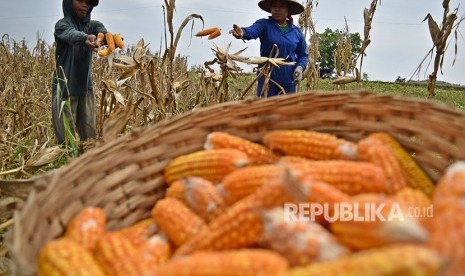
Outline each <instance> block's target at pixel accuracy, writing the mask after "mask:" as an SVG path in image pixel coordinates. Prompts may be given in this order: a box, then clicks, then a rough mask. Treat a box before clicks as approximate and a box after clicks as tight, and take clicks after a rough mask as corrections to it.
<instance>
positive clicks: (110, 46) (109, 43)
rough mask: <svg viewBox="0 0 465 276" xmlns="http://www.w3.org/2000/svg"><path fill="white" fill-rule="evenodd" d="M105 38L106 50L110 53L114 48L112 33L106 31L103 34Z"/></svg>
mask: <svg viewBox="0 0 465 276" xmlns="http://www.w3.org/2000/svg"><path fill="white" fill-rule="evenodd" d="M105 40H106V41H107V46H108V51H109V52H110V53H113V51H114V50H115V40H114V39H113V34H112V33H110V32H107V33H106V34H105Z"/></svg>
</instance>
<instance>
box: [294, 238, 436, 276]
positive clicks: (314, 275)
mask: <svg viewBox="0 0 465 276" xmlns="http://www.w3.org/2000/svg"><path fill="white" fill-rule="evenodd" d="M444 265H445V262H444V259H443V258H441V257H440V256H439V255H438V254H437V253H436V252H435V251H433V250H430V249H428V248H427V247H425V246H421V245H411V244H405V245H403V244H402V245H392V246H388V247H382V248H376V249H370V250H364V251H360V252H357V253H353V254H350V255H348V256H345V257H341V258H339V259H337V260H333V261H326V262H318V263H315V264H311V265H309V266H304V267H297V268H294V269H291V270H290V271H289V272H288V273H287V275H289V276H300V275H302V276H304V275H305V276H320V275H353V276H355V275H412V276H413V275H441V274H440V272H441V270H442V269H443V267H444Z"/></svg>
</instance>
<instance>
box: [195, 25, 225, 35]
mask: <svg viewBox="0 0 465 276" xmlns="http://www.w3.org/2000/svg"><path fill="white" fill-rule="evenodd" d="M219 30H220V29H219V28H218V27H213V28H208V29H204V30H202V31H200V32H198V33H196V34H195V36H207V35H211V34H212V33H214V32H216V31H219Z"/></svg>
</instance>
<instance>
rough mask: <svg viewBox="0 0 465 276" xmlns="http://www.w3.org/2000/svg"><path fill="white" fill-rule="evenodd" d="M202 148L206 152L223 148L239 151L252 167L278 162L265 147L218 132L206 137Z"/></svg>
mask: <svg viewBox="0 0 465 276" xmlns="http://www.w3.org/2000/svg"><path fill="white" fill-rule="evenodd" d="M204 148H205V149H206V150H211V149H223V148H232V149H237V150H240V151H242V152H245V153H246V154H247V156H248V157H249V159H250V162H251V164H253V165H264V164H272V163H275V162H276V161H277V160H278V156H276V155H275V154H274V153H273V152H271V151H270V150H269V149H267V148H266V147H265V146H263V145H260V144H257V143H254V142H252V141H249V140H246V139H244V138H241V137H239V136H235V135H231V134H228V133H225V132H220V131H217V132H212V133H210V134H209V135H208V136H207V139H206V142H205V145H204Z"/></svg>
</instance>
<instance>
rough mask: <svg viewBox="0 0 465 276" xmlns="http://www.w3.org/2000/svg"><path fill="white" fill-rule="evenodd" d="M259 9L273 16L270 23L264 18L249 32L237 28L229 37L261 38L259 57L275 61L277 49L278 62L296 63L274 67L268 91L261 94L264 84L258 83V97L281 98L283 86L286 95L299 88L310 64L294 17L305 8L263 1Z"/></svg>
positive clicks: (282, 1) (291, 0)
mask: <svg viewBox="0 0 465 276" xmlns="http://www.w3.org/2000/svg"><path fill="white" fill-rule="evenodd" d="M258 6H259V7H260V8H261V9H262V10H264V11H266V12H269V13H271V16H270V17H268V18H267V19H265V18H262V19H259V20H257V21H255V23H254V24H253V25H252V26H250V27H246V28H241V27H239V26H238V25H236V24H234V25H233V29H232V30H231V31H230V33H231V34H232V35H233V36H234V37H235V38H237V39H246V40H250V39H256V38H260V55H261V56H262V57H274V56H275V54H276V50H277V49H273V45H275V44H276V46H277V47H278V50H279V55H278V57H279V58H285V59H286V61H290V62H293V61H294V62H295V65H294V66H285V65H282V66H280V67H279V68H277V67H274V68H273V70H272V72H271V80H270V82H269V88H268V91H262V88H263V84H264V81H265V78H264V77H261V78H260V79H259V80H258V88H257V96H259V97H263V96H265V95H267V96H268V97H272V96H276V95H279V94H282V93H283V92H282V91H281V88H280V87H279V86H278V85H276V84H275V83H274V82H276V83H277V84H279V85H280V86H282V88H283V89H284V92H285V93H295V92H296V90H297V87H296V84H297V83H298V82H300V81H301V80H302V72H303V71H304V70H305V67H306V65H307V62H308V51H307V43H306V42H305V37H304V35H303V34H302V31H301V30H300V29H299V28H298V27H297V26H296V25H294V23H293V20H292V17H291V15H296V14H300V13H301V12H303V11H304V7H303V6H302V5H301V4H299V3H298V2H297V1H294V0H261V1H260V2H258Z"/></svg>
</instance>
